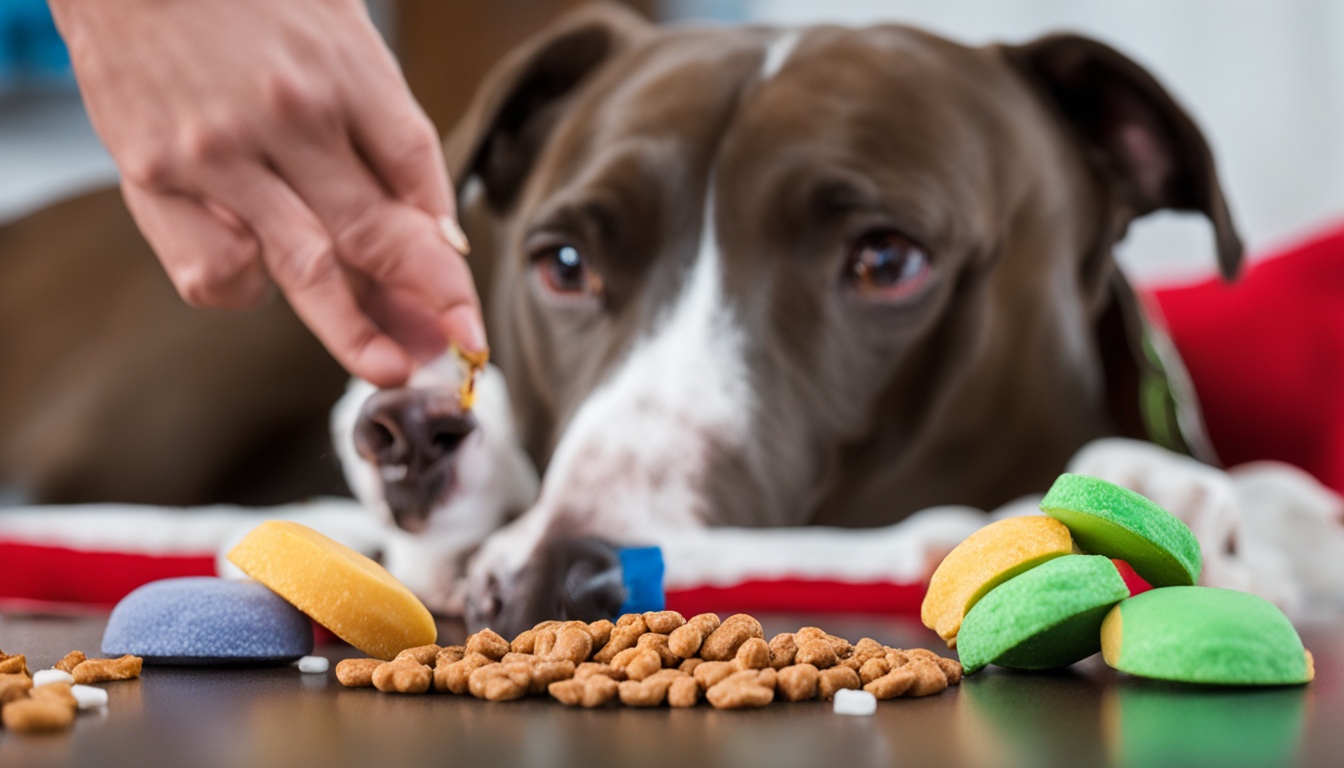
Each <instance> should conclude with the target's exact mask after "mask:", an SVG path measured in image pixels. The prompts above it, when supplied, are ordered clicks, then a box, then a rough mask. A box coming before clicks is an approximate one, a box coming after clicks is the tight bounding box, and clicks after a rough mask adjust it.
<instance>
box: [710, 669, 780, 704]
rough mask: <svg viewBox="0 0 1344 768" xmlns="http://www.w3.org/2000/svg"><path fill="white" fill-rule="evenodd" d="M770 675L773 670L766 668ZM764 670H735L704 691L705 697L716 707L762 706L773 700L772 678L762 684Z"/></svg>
mask: <svg viewBox="0 0 1344 768" xmlns="http://www.w3.org/2000/svg"><path fill="white" fill-rule="evenodd" d="M768 671H769V673H770V674H771V675H773V674H774V670H773V669H770V670H768ZM763 675H764V672H758V671H755V670H746V671H743V672H735V673H733V674H731V675H729V676H728V677H726V678H724V679H723V680H722V681H720V682H719V683H717V684H716V685H714V686H713V687H712V688H710V689H709V690H708V691H706V692H705V698H706V699H708V700H709V703H710V704H712V705H713V706H714V707H715V708H716V709H745V708H749V707H764V706H765V705H767V704H769V703H770V702H772V701H774V700H775V688H774V685H773V682H774V680H773V678H771V683H772V684H771V685H764V684H763V681H762V676H763Z"/></svg>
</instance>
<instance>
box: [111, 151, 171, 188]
mask: <svg viewBox="0 0 1344 768" xmlns="http://www.w3.org/2000/svg"><path fill="white" fill-rule="evenodd" d="M121 172H122V175H124V176H125V177H126V178H127V179H128V180H129V181H130V182H131V183H132V184H135V185H136V186H139V187H143V188H145V189H149V190H154V191H161V190H164V189H167V188H169V187H171V186H172V184H173V181H174V180H175V179H176V178H177V162H176V160H175V158H173V156H172V155H171V154H170V153H167V152H164V151H162V150H161V149H159V148H148V149H146V150H144V151H140V152H136V153H133V154H131V155H129V156H127V157H125V158H123V160H122V163H121Z"/></svg>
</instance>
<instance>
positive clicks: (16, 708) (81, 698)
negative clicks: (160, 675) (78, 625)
mask: <svg viewBox="0 0 1344 768" xmlns="http://www.w3.org/2000/svg"><path fill="white" fill-rule="evenodd" d="M141 663H142V662H141V659H139V658H137V657H135V656H122V657H121V658H119V659H90V658H86V657H85V656H84V654H83V653H82V652H80V651H71V652H70V653H67V654H66V655H65V657H64V658H62V659H61V660H60V661H58V662H56V665H55V666H54V667H52V668H51V669H40V670H38V671H37V672H34V673H32V674H29V672H28V659H27V657H26V656H24V655H23V654H16V655H13V656H9V655H6V654H5V653H4V652H3V651H0V722H3V723H4V725H5V728H7V729H9V730H11V731H18V732H21V733H36V732H41V731H63V730H65V729H67V728H69V727H70V726H71V725H73V724H74V722H75V712H76V711H78V710H82V709H96V708H98V707H103V706H106V705H107V691H105V690H103V689H101V688H94V687H93V684H94V683H106V682H110V681H112V680H131V679H133V678H137V677H139V676H140V667H141Z"/></svg>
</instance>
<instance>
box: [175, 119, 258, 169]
mask: <svg viewBox="0 0 1344 768" xmlns="http://www.w3.org/2000/svg"><path fill="white" fill-rule="evenodd" d="M178 140H179V143H180V148H179V151H180V153H181V157H182V159H183V160H184V161H185V162H186V163H187V164H188V165H191V166H199V165H206V164H210V163H213V162H215V161H218V160H221V159H223V158H225V157H228V156H230V155H232V154H235V153H236V152H238V151H239V149H241V148H242V146H243V143H244V137H243V131H242V130H241V129H240V128H238V127H235V126H232V125H227V124H221V123H211V122H206V121H192V122H189V123H187V124H186V125H184V126H183V127H182V129H181V131H180V135H179V139H178Z"/></svg>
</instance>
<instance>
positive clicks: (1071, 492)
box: [1041, 473, 1202, 587]
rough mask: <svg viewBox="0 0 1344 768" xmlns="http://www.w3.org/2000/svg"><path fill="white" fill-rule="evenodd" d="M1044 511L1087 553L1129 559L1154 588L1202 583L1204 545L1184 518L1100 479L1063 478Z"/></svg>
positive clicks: (1043, 502)
mask: <svg viewBox="0 0 1344 768" xmlns="http://www.w3.org/2000/svg"><path fill="white" fill-rule="evenodd" d="M1041 511H1042V512H1044V513H1045V514H1047V515H1049V516H1050V517H1053V518H1055V519H1056V520H1058V521H1059V522H1061V523H1063V524H1064V525H1066V526H1068V528H1069V532H1070V533H1071V534H1073V540H1074V542H1076V543H1077V544H1078V547H1079V548H1080V549H1082V550H1083V551H1084V552H1087V553H1089V554H1093V555H1105V556H1106V557H1112V558H1115V559H1117V560H1124V561H1125V562H1127V563H1129V564H1130V566H1131V567H1132V568H1133V569H1134V570H1135V571H1137V572H1138V574H1139V575H1140V576H1142V577H1143V578H1144V580H1145V581H1147V582H1148V583H1149V584H1152V585H1153V586H1154V587H1168V586H1189V585H1191V584H1194V583H1196V582H1198V581H1199V571H1200V568H1201V565H1202V562H1201V558H1200V555H1199V541H1198V540H1197V539H1195V534H1193V533H1191V531H1190V528H1189V527H1188V526H1186V524H1185V523H1183V522H1181V520H1180V518H1178V517H1176V516H1175V515H1173V514H1171V513H1170V512H1168V511H1166V510H1165V509H1163V508H1161V507H1159V506H1158V505H1156V504H1154V503H1153V502H1152V501H1151V500H1149V499H1148V498H1146V497H1144V496H1142V495H1140V494H1138V493H1135V492H1134V491H1131V490H1129V489H1128V488H1123V487H1121V486H1118V485H1116V484H1115V483H1110V482H1107V481H1105V480H1102V479H1101V478H1097V477H1090V476H1088V475H1075V474H1069V473H1066V474H1063V475H1060V476H1059V479H1057V480H1055V484H1054V485H1052V486H1050V491H1049V492H1048V493H1046V494H1045V498H1044V499H1041Z"/></svg>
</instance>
